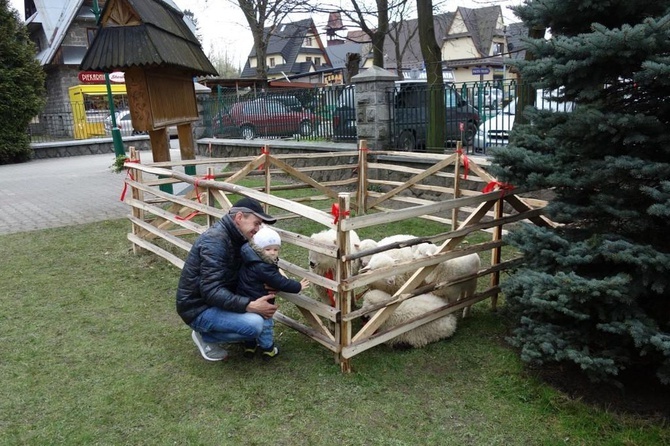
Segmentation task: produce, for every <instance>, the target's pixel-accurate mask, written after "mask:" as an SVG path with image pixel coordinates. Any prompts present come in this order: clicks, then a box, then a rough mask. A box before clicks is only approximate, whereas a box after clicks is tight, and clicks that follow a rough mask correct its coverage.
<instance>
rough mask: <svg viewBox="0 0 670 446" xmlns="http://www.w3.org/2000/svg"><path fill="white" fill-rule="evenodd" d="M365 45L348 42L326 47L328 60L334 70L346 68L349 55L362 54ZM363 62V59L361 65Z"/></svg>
mask: <svg viewBox="0 0 670 446" xmlns="http://www.w3.org/2000/svg"><path fill="white" fill-rule="evenodd" d="M362 46H363V44H361V43H356V42H346V43H342V44H340V45H331V46H327V47H326V52H327V53H328V58H329V59H330V63H331V64H332V66H333V68H344V66H345V64H346V62H347V54H349V53H356V54H360V52H361V48H362ZM362 63H363V60H362V59H361V65H362Z"/></svg>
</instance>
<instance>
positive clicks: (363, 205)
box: [356, 139, 369, 215]
mask: <svg viewBox="0 0 670 446" xmlns="http://www.w3.org/2000/svg"><path fill="white" fill-rule="evenodd" d="M368 184H369V183H368V141H367V140H365V139H361V140H360V141H359V142H358V191H357V192H356V212H357V215H365V214H366V212H367V204H368Z"/></svg>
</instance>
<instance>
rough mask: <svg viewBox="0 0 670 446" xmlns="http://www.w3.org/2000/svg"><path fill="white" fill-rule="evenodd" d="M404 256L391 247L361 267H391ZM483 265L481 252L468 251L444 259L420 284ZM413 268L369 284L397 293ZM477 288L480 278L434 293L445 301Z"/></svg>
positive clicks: (470, 271) (445, 279) (454, 276)
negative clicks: (459, 255)
mask: <svg viewBox="0 0 670 446" xmlns="http://www.w3.org/2000/svg"><path fill="white" fill-rule="evenodd" d="M400 261H402V260H398V259H395V258H394V257H393V256H392V251H387V252H384V253H377V254H374V255H372V256H371V257H370V262H369V263H368V265H367V267H365V268H364V269H362V270H361V271H372V270H375V269H381V268H388V267H392V266H393V265H395V264H397V263H399V262H400ZM480 266H481V259H480V258H479V255H478V254H468V255H466V256H463V257H458V258H455V259H450V260H445V261H444V262H442V263H439V264H438V265H437V266H436V267H435V268H434V269H433V271H431V272H430V273H429V274H428V275H427V276H426V278H425V279H424V280H423V282H422V283H421V284H420V285H419V286H423V285H426V284H429V283H440V282H452V281H454V280H457V279H458V278H459V277H463V276H467V275H470V274H475V273H476V272H477V271H479V268H480ZM413 273H414V271H408V272H404V273H400V274H395V275H392V276H389V277H384V278H380V279H377V280H375V281H374V282H372V283H371V284H370V285H369V287H370V288H371V289H377V290H381V291H384V292H386V293H389V294H391V295H393V294H395V293H396V292H397V291H398V290H399V289H400V288H401V287H402V286H403V285H404V284H405V282H407V281H408V280H409V278H410V277H411V276H412V274H413ZM476 290H477V279H476V278H474V279H470V280H468V281H466V282H462V283H457V284H454V285H449V286H446V287H442V288H438V289H436V290H433V292H432V294H434V295H436V296H438V297H441V298H442V299H444V300H445V301H446V302H449V303H451V302H455V301H458V300H460V299H463V298H465V297H468V296H472V295H473V294H474V293H475V292H476ZM468 313H469V308H465V309H464V310H463V317H466V316H467V315H468Z"/></svg>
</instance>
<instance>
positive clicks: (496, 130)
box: [473, 89, 574, 151]
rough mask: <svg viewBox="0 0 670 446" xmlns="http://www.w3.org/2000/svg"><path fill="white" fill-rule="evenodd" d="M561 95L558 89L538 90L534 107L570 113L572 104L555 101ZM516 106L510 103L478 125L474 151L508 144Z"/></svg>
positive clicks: (515, 102) (514, 103)
mask: <svg viewBox="0 0 670 446" xmlns="http://www.w3.org/2000/svg"><path fill="white" fill-rule="evenodd" d="M561 93H562V92H561V91H560V89H559V90H551V91H543V90H538V91H537V97H536V98H535V99H536V100H535V106H536V107H537V108H538V109H540V110H550V111H555V112H571V111H572V110H573V109H574V103H572V102H558V101H556V100H555V98H556V97H560V95H561ZM516 105H517V101H516V100H515V101H512V102H510V103H509V104H507V105H506V106H505V107H503V109H502V110H501V111H500V112H499V113H498V114H497V115H495V116H493V117H492V118H491V119H489V120H487V121H484V122H482V123H481V124H480V126H479V128H478V129H477V134H476V135H475V138H474V143H473V145H474V148H475V150H476V151H484V150H486V149H487V148H489V147H494V146H506V145H507V144H508V143H509V134H510V132H511V131H512V127H513V126H514V119H515V118H516Z"/></svg>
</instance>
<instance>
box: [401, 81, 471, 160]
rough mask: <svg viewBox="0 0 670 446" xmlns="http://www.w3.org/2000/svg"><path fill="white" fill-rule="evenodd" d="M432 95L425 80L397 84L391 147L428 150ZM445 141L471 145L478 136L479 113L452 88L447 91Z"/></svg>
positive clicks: (447, 88) (445, 100)
mask: <svg viewBox="0 0 670 446" xmlns="http://www.w3.org/2000/svg"><path fill="white" fill-rule="evenodd" d="M429 92H430V88H429V87H428V85H427V83H426V81H425V80H423V81H421V80H419V81H417V80H412V81H398V82H396V87H395V91H394V98H393V107H392V109H391V110H392V117H391V122H392V135H393V136H392V144H393V146H394V147H396V148H398V149H400V150H404V151H414V150H416V149H420V148H423V147H425V145H426V133H427V129H428V124H427V123H428V118H429V110H428V107H429ZM444 105H445V123H444V125H445V129H446V141H445V142H444V143H445V145H446V144H447V142H448V141H456V140H460V141H462V142H463V144H464V145H466V146H467V145H470V144H471V143H472V140H473V138H474V136H475V133H476V132H477V127H478V126H479V122H480V117H479V111H478V110H477V109H476V108H475V107H473V106H471V105H470V104H469V103H468V101H466V100H465V99H463V98H462V97H461V95H460V94H459V93H458V91H456V88H454V87H453V85H451V84H445V87H444Z"/></svg>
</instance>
